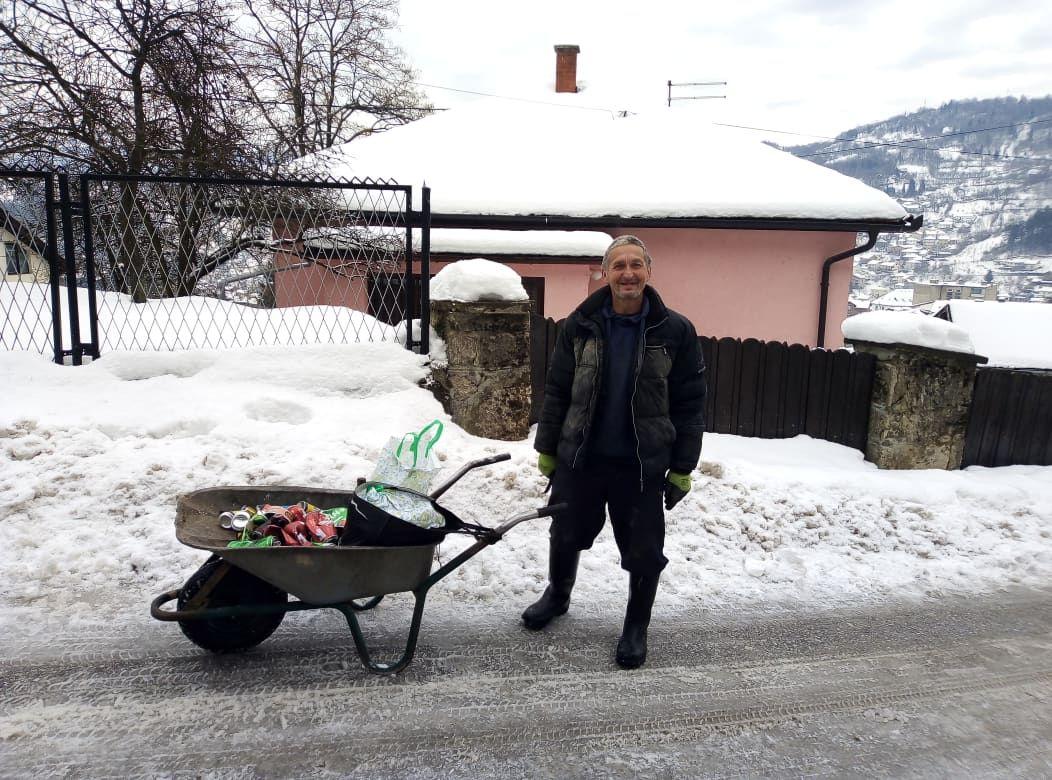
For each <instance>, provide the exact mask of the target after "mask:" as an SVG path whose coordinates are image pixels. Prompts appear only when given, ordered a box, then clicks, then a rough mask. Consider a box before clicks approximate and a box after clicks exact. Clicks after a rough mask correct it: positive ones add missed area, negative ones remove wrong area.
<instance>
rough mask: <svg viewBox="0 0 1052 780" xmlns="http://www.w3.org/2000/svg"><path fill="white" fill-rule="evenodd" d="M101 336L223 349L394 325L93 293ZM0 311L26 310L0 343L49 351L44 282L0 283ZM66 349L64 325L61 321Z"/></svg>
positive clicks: (104, 347)
mask: <svg viewBox="0 0 1052 780" xmlns="http://www.w3.org/2000/svg"><path fill="white" fill-rule="evenodd" d="M76 292H77V301H78V303H77V306H78V311H79V312H80V332H81V334H82V339H83V340H87V334H88V332H89V331H88V328H89V319H88V291H87V290H85V289H82V288H78V289H77V291H76ZM67 295H68V292H67V288H66V287H59V307H60V309H61V311H62V317H63V322H66V321H68V318H67V316H66V311H67V305H68V304H67V300H68V299H67ZM96 298H97V302H98V312H99V340H100V342H101V345H100V348H101V351H103V352H110V351H114V350H120V349H128V348H132V349H147V350H150V349H161V350H165V349H225V348H231V347H239V346H245V345H246V344H254V345H259V346H267V345H273V346H295V345H296V344H304V343H308V344H309V343H312V342H322V343H325V342H331V341H391V340H392V339H393V338H394V328H392V327H391V326H390V325H386V324H385V323H383V322H381V321H380V320H377V319H376V318H374V317H372V316H371V315H369V314H365V313H364V312H360V311H357V310H355V309H349V308H347V307H345V306H294V307H285V308H280V309H262V308H256V307H254V306H247V305H244V304H239V303H234V302H233V301H222V300H218V299H216V298H206V297H202V296H198V295H194V296H187V297H183V298H160V299H158V298H153V299H150V300H149V301H147V302H146V303H135V302H134V301H132V298H131V296H130V295H125V294H124V293H117V292H106V291H99V292H97V293H96ZM0 311H4V312H19V311H21V312H27V313H28V316H27V317H24V318H19V319H15V318H12V321H11V322H9V323H5V325H4V329H3V334H2V337H0V344H2V346H3V347H4V348H6V349H29V350H33V351H36V352H47V353H50V352H51V347H50V344H51V341H50V339H51V331H50V329H51V289H50V287H49V286H48V285H46V284H25V283H19V284H2V285H0ZM62 335H63V342H64V346H65V347H66V348H67V349H68V348H69V345H70V341H69V329H68V328H65V327H64V328H63V334H62Z"/></svg>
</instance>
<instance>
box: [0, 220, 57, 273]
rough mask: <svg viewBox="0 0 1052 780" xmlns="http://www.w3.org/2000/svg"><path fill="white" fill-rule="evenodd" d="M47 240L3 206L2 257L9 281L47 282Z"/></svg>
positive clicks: (0, 252) (0, 228)
mask: <svg viewBox="0 0 1052 780" xmlns="http://www.w3.org/2000/svg"><path fill="white" fill-rule="evenodd" d="M44 254H45V249H44V242H43V240H41V239H40V238H39V237H38V236H36V235H35V234H34V233H33V231H32V230H30V229H29V227H28V226H27V225H25V223H23V222H22V221H21V220H20V219H18V218H17V217H15V216H14V214H12V213H11V211H9V210H8V209H5V208H4V207H3V206H0V257H2V259H3V261H4V276H3V278H4V281H6V282H46V281H48V279H49V278H50V274H49V273H48V267H47V260H45V259H44Z"/></svg>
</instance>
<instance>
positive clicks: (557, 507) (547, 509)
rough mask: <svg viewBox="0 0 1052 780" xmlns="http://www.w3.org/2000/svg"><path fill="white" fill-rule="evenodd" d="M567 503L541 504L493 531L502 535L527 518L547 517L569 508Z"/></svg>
mask: <svg viewBox="0 0 1052 780" xmlns="http://www.w3.org/2000/svg"><path fill="white" fill-rule="evenodd" d="M569 506H570V505H569V504H566V503H559V504H550V505H548V506H542V507H540V508H539V509H534V510H532V511H530V512H527V513H526V514H522V515H517V516H515V517H513V518H511V520H509V521H508V522H506V523H504V525H501V526H498V527H497V528H496V529H495V531H496V534H497V535H498V536H504V534H506V533H507V532H508V531H510V530H511V529H512V528H514V527H515V526H517V525H518V524H519V523H524V522H526V521H527V520H536V519H537V518H538V517H548V516H550V515H554V514H555V513H556V512H562V511H564V510H566V509H568V508H569Z"/></svg>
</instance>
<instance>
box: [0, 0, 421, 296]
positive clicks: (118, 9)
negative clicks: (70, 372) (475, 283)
mask: <svg viewBox="0 0 1052 780" xmlns="http://www.w3.org/2000/svg"><path fill="white" fill-rule="evenodd" d="M12 1H13V4H14V5H13V13H11V14H10V15H9V14H7V13H6V12H5V14H3V15H0V41H4V43H5V46H4V55H3V56H2V57H0V94H2V95H3V101H0V161H2V162H6V163H9V164H10V163H22V164H28V165H30V166H34V164H35V167H42V168H43V167H47V168H50V167H54V166H55V165H56V164H60V165H62V166H64V167H65V168H66V169H67V170H69V171H71V172H73V173H77V172H84V171H92V172H96V173H109V174H125V175H130V176H133V177H134V176H140V175H142V174H174V175H183V176H193V175H197V176H200V175H207V176H217V175H224V174H228V175H229V174H235V175H247V176H252V175H259V174H267V173H273V172H275V171H277V170H278V169H279V164H280V163H281V162H282V161H289V160H291V159H294V158H296V157H300V156H302V155H304V154H307V153H310V152H312V151H316V150H318V149H322V148H325V147H327V146H330V145H332V144H333V143H337V142H339V141H345V140H350V139H353V138H355V137H357V136H358V135H359V134H361V133H362V132H370V131H374V130H378V129H382V128H384V127H387V126H390V125H391V124H396V123H400V122H405V121H409V120H410V119H412V118H414V117H416V116H419V115H420V113H421V111H420V109H419V108H418V107H417V106H418V105H419V104H420V102H421V101H420V99H419V96H418V95H416V94H415V92H414V91H413V89H412V85H411V83H410V81H409V79H410V75H411V74H410V71H409V69H408V67H407V66H406V65H405V64H404V63H403V61H402V55H401V53H400V52H399V51H398V50H397V49H395V48H393V47H392V46H391V45H390V44H389V43H388V42H387V40H386V34H387V32H388V31H389V30H390V29H391V26H392V24H393V19H394V11H395V2H394V0H241V1H240V2H238V0H96V2H82V1H81V0H12ZM246 9H247V15H246V14H244V13H243V12H244V11H245V10H246ZM235 19H236V20H237V21H236V22H235ZM246 20H247V21H246ZM98 186H99V187H100V188H101V189H102V192H100V194H99V197H98V198H97V199H95V198H93V207H94V208H93V218H94V219H93V225H92V227H93V228H94V229H95V230H96V231H97V233H98V235H99V237H100V238H101V239H102V240H100V241H98V242H97V254H101V255H102V256H101V257H97V258H96V261H97V265H98V268H99V269H100V273H101V274H103V278H102V279H101V282H102V285H103V288H104V289H114V290H119V291H121V292H126V293H128V294H130V295H131V296H132V297H133V299H134V300H135V301H139V302H142V301H145V300H147V299H148V298H151V297H169V296H185V295H190V294H192V293H193V291H194V288H195V286H196V285H197V283H198V282H199V281H200V280H201V279H202V278H203V277H204V276H206V275H208V274H212V273H214V272H215V271H216V269H217V268H218V267H220V266H222V265H223V264H225V263H228V262H230V261H231V260H232V259H234V258H237V257H238V255H239V253H243V252H246V251H256V252H263V253H264V254H265V253H266V251H268V249H267V247H269V245H270V243H271V242H272V236H271V229H272V227H273V224H272V222H271V220H272V218H273V214H274V213H275V212H277V211H281V212H283V213H286V214H288V213H292V212H293V211H297V212H300V211H311V210H313V211H315V212H317V211H319V210H325V209H328V208H331V203H330V202H329V201H331V200H332V199H333V198H334V197H335V194H334V193H331V192H326V191H320V192H318V193H314V194H311V195H310V196H309V197H308V196H307V193H306V191H305V192H304V193H301V194H292V193H281V194H273V195H271V196H269V200H268V199H267V198H263V199H262V200H261V199H260V196H259V194H258V193H255V194H249V193H248V192H247V190H244V189H242V190H240V191H236V190H235V189H231V188H229V187H227V188H207V187H200V186H193V185H182V184H178V185H167V184H165V185H155V184H147V183H144V182H142V181H139V180H136V179H134V178H128V179H115V180H112V181H109V182H102V183H100V184H99V185H98Z"/></svg>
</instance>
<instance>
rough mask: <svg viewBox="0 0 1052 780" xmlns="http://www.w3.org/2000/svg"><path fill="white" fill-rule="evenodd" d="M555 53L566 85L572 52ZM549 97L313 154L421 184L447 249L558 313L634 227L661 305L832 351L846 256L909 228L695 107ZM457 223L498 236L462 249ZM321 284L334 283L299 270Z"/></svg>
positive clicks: (827, 174) (842, 185)
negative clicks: (604, 105) (577, 239)
mask: <svg viewBox="0 0 1052 780" xmlns="http://www.w3.org/2000/svg"><path fill="white" fill-rule="evenodd" d="M556 50H557V53H558V55H559V69H558V73H559V80H560V81H561V82H563V86H564V88H567V89H568V87H567V85H568V84H573V83H575V82H574V80H573V79H571V78H569V77H568V76H567V75H566V74H567V72H572V68H571V66H574V67H575V58H576V47H556ZM567 58H569V59H567ZM568 63H569V64H568ZM568 69H570V70H569V71H568ZM552 98H553V99H556V100H563V101H565V102H566V105H537V104H515V103H513V104H510V105H500V106H496V105H494V104H493V103H487V104H485V106H484V107H483V108H481V109H475V108H467V109H451V110H449V111H445V112H443V113H441V114H439V115H435V116H430V117H427V118H425V119H422V120H419V121H417V122H414V123H412V124H409V125H406V126H403V127H400V128H396V129H394V130H389V131H387V132H385V133H381V134H378V135H375V136H371V137H368V138H364V139H359V140H357V141H355V142H354V143H353V144H350V145H347V146H346V147H342V148H341V147H336V148H334V149H332V150H330V152H328V153H327V154H326V155H325V157H324V158H323V159H322V160H321V161H320V165H321V166H322V167H323V168H324V171H325V172H326V173H328V174H332V175H335V176H343V177H359V178H361V177H373V178H378V177H383V178H388V179H394V180H395V181H398V182H399V183H401V184H414V185H416V184H421V183H426V184H427V185H428V186H429V187H430V188H431V211H432V227H433V228H434V230H433V231H432V244H433V245H434V246H438V245H439V244H442V242H443V240H446V239H448V240H446V244H445V245H446V247H447V254H448V255H449V256H448V259H456V258H457V257H461V256H463V257H468V256H471V257H476V256H481V257H488V258H489V259H492V260H499V261H501V262H505V263H507V264H508V265H509V266H510V267H512V268H513V269H514V270H515V271H517V272H518V273H519V274H520V275H521V276H523V277H524V278H526V279H528V280H541V281H540V283H539V285H538V282H536V281H533V282H531V284H532V285H533V287H534V295H535V296H536V295H537V292H536V290H537V288H538V286H539V287H540V288H541V289H542V290H543V297H542V298H541V300H542V301H543V313H544V314H545V315H546V316H548V317H555V318H557V319H558V318H561V317H564V316H566V315H567V314H568V313H569V312H570V311H571V310H572V309H573V308H574V307H575V306H576V305H577V304H578V303H579V302H580V301H581V300H582V299H583V298H584V297H585V296H586V295H587V294H588V293H589V292H590V291H592V290H595V289H596V288H597V287H598V286H600V285H602V283H603V282H602V280H601V273H600V260H601V249H599V246H600V244H601V242H600V241H597V240H595V237H596V234H597V233H598V234H599V235H601V236H603V238H602V240H603V241H605V240H607V238H606V237H608V236H618V235H623V234H626V233H633V234H635V235H638V236H639V237H640V238H641V239H643V241H644V242H645V243H646V244H647V247H648V248H649V250H650V253H651V256H652V257H653V262H654V265H653V277H652V284H653V285H654V286H655V287H656V288H657V290H658V291H659V292H660V293H661V295H662V297H663V298H664V300H665V301H666V303H667V304H668V305H670V306H671V307H672V308H674V309H677V310H678V311H680V312H682V313H683V314H685V315H686V316H688V317H689V318H690V319H691V320H692V321H693V322H694V324H695V326H696V328H697V330H698V332H699V334H703V335H708V336H716V337H722V336H733V337H740V338H746V337H753V338H758V339H762V340H767V341H786V342H789V343H801V344H808V345H812V346H827V347H831V346H839V345H840V344H841V343H842V337H841V333H840V324H841V322H842V321H843V320H844V318H845V317H846V314H847V310H848V291H849V287H850V283H851V276H852V257H853V256H854V255H856V254H859V253H860V252H862V251H865V249H868V248H869V247H871V246H872V244H873V242H874V241H875V240H876V237H877V235H878V234H879V233H881V232H893V231H894V232H899V231H913V230H916V229H918V228H919V227H920V226H921V223H922V218H921V217H919V216H914V215H911V214H908V213H907V212H906V211H905V210H904V209H903V208H902V206H900V205H899V204H898V203H896V202H895V201H894V200H892V199H891V198H890V197H888V196H887V195H886V194H884V193H883V192H880V191H878V190H875V189H873V188H871V187H868V186H867V185H865V184H863V183H862V182H860V181H858V180H856V179H852V178H850V177H846V176H843V175H842V174H839V173H837V172H835V171H833V170H830V169H828V168H824V167H822V166H819V165H816V164H814V163H811V162H808V161H806V160H801V159H799V158H796V157H794V156H793V155H790V154H788V153H786V152H782V151H779V150H777V149H775V148H773V147H770V146H768V145H766V144H763V143H761V142H758V141H755V140H752V139H750V138H744V137H742V135H740V134H735V133H734V132H733V131H730V130H726V129H724V128H719V127H714V126H712V125H711V124H706V123H704V122H701V121H699V120H698V118H697V116H696V115H693V114H683V113H677V112H675V111H673V110H668V111H664V112H662V113H659V114H654V115H629V116H621V115H619V114H618V115H610V114H606V113H603V112H596V111H584V110H573V108H572V107H571V106H573V105H574V102H573V101H574V100H576V99H578V98H579V96H578V95H576V94H575V93H572V92H571V93H569V94H565V95H559V96H556V95H553V96H552ZM577 108H578V109H580V106H577ZM447 230H448V231H450V232H449V233H446V231H447ZM468 230H481V231H486V234H487V235H489V236H494V235H498V234H495V233H492V232H491V231H502V232H504V234H505V236H506V240H505V241H504V242H503V243H502V244H501V248H500V250H499V251H498V250H496V249H491V251H483V250H481V249H480V250H478V251H476V250H474V249H472V246H471V245H472V242H471V241H470V240H469V239H468V238H467V237H466V236H467V231H468ZM537 231H560V235H562V236H565V235H566V234H567V232H570V231H584V232H585V233H587V234H589V235H590V236H592V237H593V243H592V244H591V245H589V247H588V249H587V251H583V252H582V253H579V254H572V253H568V252H562V253H560V252H551V251H549V249H546V248H545V247H546V246H547V245H546V244H545V242H544V241H543V240H541V239H540V238H539V237H540V236H541V235H543V233H539V232H537ZM443 234H445V235H446V239H443ZM859 234H864V235H863V236H861V238H862V239H864V240H862V241H860V240H859V238H860V237H859ZM436 241H437V242H438V244H436ZM458 242H459V243H458ZM476 243H477V242H476ZM498 243H499V242H498ZM548 243H549V244H550V243H552V242H548ZM586 243H587V242H586ZM442 259H443V258H442V255H441V253H437V254H435V255H433V260H442ZM440 267H441V265H440V264H439V263H434V262H433V264H432V273H434V272H436V271H437V270H438V268H440ZM314 272H315V273H319V271H318V269H314ZM283 276H287V277H288V278H289V281H291V280H292V279H291V274H289V275H284V274H283ZM326 284H333V285H336V284H339V281H338V280H337V279H336V278H335V277H333V278H332V279H330V280H329V281H328V282H327V281H326V280H325V279H315V280H312V286H314V287H317V286H318V285H320V286H321V287H322V288H324V287H325V286H326ZM281 300H282V298H281V292H280V290H279V305H280V303H281ZM286 303H293V304H294V303H296V301H295V300H292V299H289V298H287V299H286Z"/></svg>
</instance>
